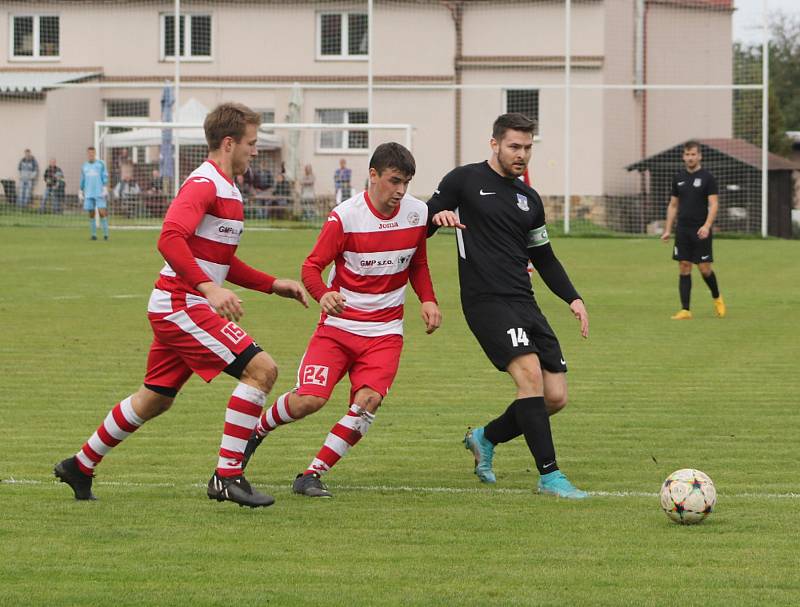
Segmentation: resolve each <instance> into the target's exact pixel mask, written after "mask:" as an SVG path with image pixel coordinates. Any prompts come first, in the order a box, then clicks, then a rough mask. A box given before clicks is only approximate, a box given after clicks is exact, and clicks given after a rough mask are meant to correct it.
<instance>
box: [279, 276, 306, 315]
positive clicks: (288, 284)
mask: <svg viewBox="0 0 800 607" xmlns="http://www.w3.org/2000/svg"><path fill="white" fill-rule="evenodd" d="M272 292H273V293H275V295H279V296H281V297H286V298H287V299H296V300H297V301H299V302H300V303H301V304H303V306H304V307H306V308H307V307H308V298H307V297H306V291H305V289H304V288H303V286H302V285H301V284H300V283H299V282H297V281H296V280H289V279H288V278H277V279H276V280H275V282H274V283H272Z"/></svg>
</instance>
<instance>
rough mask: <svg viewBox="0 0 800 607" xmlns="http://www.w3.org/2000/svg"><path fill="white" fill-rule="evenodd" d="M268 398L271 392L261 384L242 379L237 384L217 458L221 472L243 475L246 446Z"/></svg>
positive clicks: (218, 468)
mask: <svg viewBox="0 0 800 607" xmlns="http://www.w3.org/2000/svg"><path fill="white" fill-rule="evenodd" d="M266 400H267V395H266V394H265V393H264V392H262V391H261V390H259V389H258V388H255V387H253V386H249V385H247V384H245V383H242V382H239V384H238V385H237V386H236V389H235V390H234V391H233V394H232V395H231V399H230V400H229V401H228V408H227V409H226V410H225V429H224V430H223V434H222V443H221V444H220V447H219V461H218V462H217V474H218V475H219V476H239V475H240V474H241V473H242V457H243V456H244V448H245V447H246V446H247V439H249V438H250V435H251V434H252V433H253V428H255V427H256V424H257V423H258V416H259V415H261V409H262V408H263V407H264V403H265V402H266Z"/></svg>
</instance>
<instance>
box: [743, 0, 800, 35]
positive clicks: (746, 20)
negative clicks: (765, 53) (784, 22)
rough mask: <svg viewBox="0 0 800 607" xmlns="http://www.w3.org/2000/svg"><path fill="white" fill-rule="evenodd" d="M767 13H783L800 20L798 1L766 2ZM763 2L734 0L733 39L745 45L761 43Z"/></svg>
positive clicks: (778, 0)
mask: <svg viewBox="0 0 800 607" xmlns="http://www.w3.org/2000/svg"><path fill="white" fill-rule="evenodd" d="M767 1H768V8H767V10H768V12H769V13H774V12H775V11H782V12H783V13H785V14H787V15H790V16H793V17H795V18H800V0H767ZM763 5H764V0H734V6H735V7H736V9H737V10H736V12H734V13H733V38H734V40H739V41H742V42H745V43H750V44H755V43H760V42H761V18H762V15H763V8H762V7H763Z"/></svg>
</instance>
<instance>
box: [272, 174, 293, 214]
mask: <svg viewBox="0 0 800 607" xmlns="http://www.w3.org/2000/svg"><path fill="white" fill-rule="evenodd" d="M272 196H273V204H274V205H275V206H276V207H277V212H276V214H275V216H276V217H277V218H278V219H286V209H288V208H289V199H290V198H291V197H292V187H291V185H290V184H289V182H288V181H287V180H286V176H285V175H284V174H283V173H281V174H280V175H278V176H277V177H276V178H275V189H273V190H272Z"/></svg>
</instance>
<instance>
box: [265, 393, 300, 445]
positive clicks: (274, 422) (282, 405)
mask: <svg viewBox="0 0 800 607" xmlns="http://www.w3.org/2000/svg"><path fill="white" fill-rule="evenodd" d="M291 394H292V393H291V392H287V393H286V394H281V395H280V396H279V397H278V398H277V400H275V402H274V403H272V406H271V407H269V408H267V409H264V412H263V413H262V414H261V417H259V418H258V423H257V424H256V428H255V430H256V434H257V435H258V436H260V437H262V438H263V437H265V436H266V435H267V434H269V433H270V432H272V431H273V430H274V429H275V428H277V427H278V426H282V425H284V424H290V423H292V422H293V421H295V418H293V417H292V414H291V412H290V411H289V396H290V395H291Z"/></svg>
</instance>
